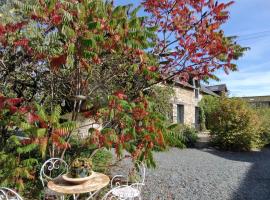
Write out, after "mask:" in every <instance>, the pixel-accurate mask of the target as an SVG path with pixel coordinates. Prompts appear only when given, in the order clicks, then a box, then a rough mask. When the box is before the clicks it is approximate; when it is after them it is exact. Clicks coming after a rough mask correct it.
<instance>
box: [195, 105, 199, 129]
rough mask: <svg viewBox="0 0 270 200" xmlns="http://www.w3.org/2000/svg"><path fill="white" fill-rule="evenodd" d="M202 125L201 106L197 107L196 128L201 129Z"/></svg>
mask: <svg viewBox="0 0 270 200" xmlns="http://www.w3.org/2000/svg"><path fill="white" fill-rule="evenodd" d="M199 127H200V108H199V107H195V128H196V129H199Z"/></svg>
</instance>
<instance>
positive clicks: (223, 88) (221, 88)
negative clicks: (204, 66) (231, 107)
mask: <svg viewBox="0 0 270 200" xmlns="http://www.w3.org/2000/svg"><path fill="white" fill-rule="evenodd" d="M206 88H207V89H209V90H211V91H212V92H219V91H220V92H223V91H225V92H228V89H227V86H226V84H220V85H213V86H206Z"/></svg>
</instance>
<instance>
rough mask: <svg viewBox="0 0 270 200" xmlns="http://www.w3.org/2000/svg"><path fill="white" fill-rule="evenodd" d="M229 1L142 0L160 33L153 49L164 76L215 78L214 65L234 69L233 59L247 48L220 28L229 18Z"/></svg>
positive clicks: (150, 19)
mask: <svg viewBox="0 0 270 200" xmlns="http://www.w3.org/2000/svg"><path fill="white" fill-rule="evenodd" d="M232 4H233V1H229V2H227V3H219V2H217V1H216V2H214V1H213V0H210V1H209V0H200V1H190V0H182V1H178V0H168V1H167V0H166V1H165V0H162V1H156V0H144V1H143V5H144V7H145V11H146V12H148V13H150V15H151V17H150V18H149V19H148V21H147V22H148V24H150V25H157V27H158V33H159V35H160V37H159V38H158V40H157V44H156V46H155V48H153V51H152V52H154V53H155V55H158V58H159V60H160V61H161V66H160V70H161V71H162V74H165V75H166V76H165V77H166V79H171V78H174V77H176V78H177V79H180V81H187V80H188V79H189V78H190V77H197V78H199V79H208V78H214V79H217V77H216V76H215V75H214V72H215V71H216V70H217V69H223V70H224V71H225V72H226V73H228V72H229V71H231V70H232V71H235V70H236V69H237V68H236V65H235V64H233V63H232V62H233V60H236V59H237V58H238V57H240V56H242V55H243V52H244V51H246V50H247V48H243V47H241V46H240V45H238V44H236V43H235V37H228V36H225V35H224V32H223V31H222V29H221V27H222V25H223V24H224V23H226V22H227V20H228V19H229V11H228V8H229V7H230V6H231V5H232Z"/></svg>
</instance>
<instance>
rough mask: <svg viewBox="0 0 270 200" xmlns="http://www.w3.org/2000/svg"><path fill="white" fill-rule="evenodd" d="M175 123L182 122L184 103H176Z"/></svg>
mask: <svg viewBox="0 0 270 200" xmlns="http://www.w3.org/2000/svg"><path fill="white" fill-rule="evenodd" d="M177 123H180V124H183V123H184V105H180V104H178V105H177Z"/></svg>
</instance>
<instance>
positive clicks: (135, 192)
mask: <svg viewBox="0 0 270 200" xmlns="http://www.w3.org/2000/svg"><path fill="white" fill-rule="evenodd" d="M136 166H137V168H138V170H139V171H138V173H137V175H139V176H137V177H136V180H135V183H132V184H130V185H129V179H130V177H129V176H127V177H126V184H124V185H121V181H120V180H121V179H123V178H125V176H123V175H116V176H114V177H113V178H112V180H111V188H112V190H111V191H110V192H111V196H112V197H114V198H113V199H117V198H118V199H121V200H131V199H142V195H141V191H142V187H143V186H144V185H145V183H144V181H145V171H146V169H145V166H144V164H143V163H142V162H137V163H136ZM138 179H139V180H138ZM117 180H118V181H117Z"/></svg>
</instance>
